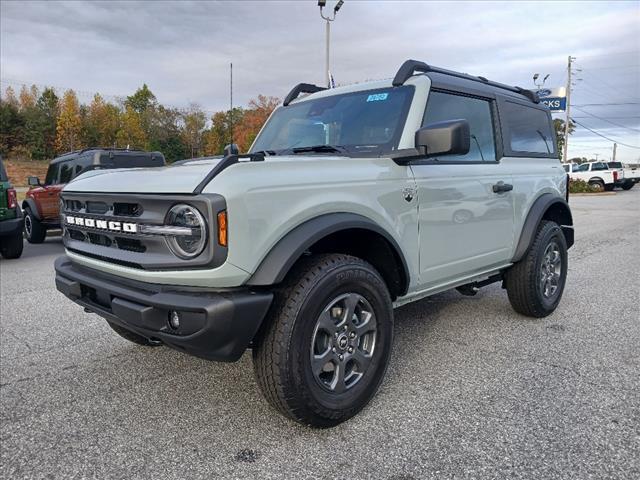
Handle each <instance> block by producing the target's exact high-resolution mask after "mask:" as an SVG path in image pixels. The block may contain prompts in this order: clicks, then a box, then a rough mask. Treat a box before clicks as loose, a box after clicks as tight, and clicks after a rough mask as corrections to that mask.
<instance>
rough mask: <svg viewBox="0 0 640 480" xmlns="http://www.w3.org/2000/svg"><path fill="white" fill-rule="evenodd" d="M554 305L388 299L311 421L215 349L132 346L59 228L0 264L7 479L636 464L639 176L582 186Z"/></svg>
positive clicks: (577, 469)
mask: <svg viewBox="0 0 640 480" xmlns="http://www.w3.org/2000/svg"><path fill="white" fill-rule="evenodd" d="M571 206H572V209H573V214H574V218H575V224H576V245H575V246H574V248H572V249H571V250H570V252H569V261H570V265H569V272H568V280H567V282H568V284H567V288H566V290H565V293H564V298H563V300H562V302H561V304H560V306H559V308H558V310H557V311H556V312H555V314H554V315H552V316H550V317H548V318H546V319H543V320H531V319H528V318H525V317H521V316H519V315H517V314H516V313H514V312H513V310H511V308H510V306H509V303H508V300H507V297H506V294H505V292H504V291H502V290H501V288H500V285H491V286H489V287H486V288H483V289H481V290H480V292H479V293H478V295H476V296H475V297H463V296H461V295H459V294H458V293H457V292H455V291H452V292H446V293H444V294H440V295H437V296H435V297H431V298H429V299H426V300H423V301H421V302H418V303H414V304H410V305H407V306H405V307H402V308H400V309H398V310H396V325H395V340H394V353H393V358H392V362H391V365H390V367H389V370H388V372H387V377H386V379H385V381H384V383H383V386H382V388H381V389H380V391H379V393H378V395H377V396H376V397H375V398H374V399H373V401H372V402H371V404H370V405H369V406H368V407H367V408H366V409H365V410H364V411H363V412H362V413H360V414H359V415H358V416H357V417H355V418H354V419H352V420H350V421H348V422H346V423H345V424H343V425H341V426H338V427H337V428H334V429H330V430H322V431H317V430H316V431H314V430H311V429H308V428H305V427H302V426H300V425H297V424H295V423H293V422H291V421H289V420H287V419H285V418H283V417H281V416H279V415H278V414H277V413H275V412H274V411H273V410H271V408H270V407H269V406H268V405H267V404H266V402H265V401H263V399H262V398H261V396H260V393H259V391H258V388H257V386H256V383H255V381H254V379H253V370H252V366H251V359H250V355H248V354H247V355H245V356H244V357H243V358H242V359H241V360H240V361H239V362H238V363H235V364H220V363H211V362H207V361H205V360H200V359H197V358H193V357H189V356H186V355H184V354H181V353H179V352H176V351H173V350H170V349H168V348H165V347H162V348H155V349H149V348H144V347H139V346H137V345H134V344H132V343H128V342H127V341H125V340H123V339H122V338H120V337H118V336H117V335H116V334H115V333H113V332H112V331H111V330H110V329H109V327H108V326H107V324H106V322H105V321H104V320H102V319H100V318H99V317H97V316H95V315H88V314H85V313H83V311H82V309H81V308H80V307H78V306H76V305H74V304H73V303H71V302H70V301H69V300H67V299H66V298H65V297H63V296H62V295H61V294H59V293H58V292H57V291H56V290H55V286H54V281H53V278H54V273H53V260H54V259H55V258H56V257H57V256H58V255H60V254H62V252H63V249H62V245H61V243H60V239H59V237H51V238H48V239H47V241H46V243H45V244H43V245H36V246H34V245H28V244H27V245H25V252H24V256H23V258H22V259H20V260H17V261H15V260H14V261H7V260H2V261H0V262H1V265H0V314H1V321H0V406H1V409H0V421H1V435H0V445H1V450H0V477H1V478H7V479H9V478H10V479H18V478H65V479H68V478H110V479H118V478H122V479H132V478H153V479H169V478H261V479H270V478H319V479H333V478H348V479H352V478H353V479H360V478H366V479H389V480H391V479H395V480H400V479H404V480H409V479H423V478H424V479H426V478H460V479H462V478H504V477H510V478H527V479H529V478H544V479H553V478H558V479H567V478H580V479H591V478H593V479H630V478H640V314H639V305H638V300H639V298H640V249H639V247H640V215H639V211H640V186H637V187H636V188H634V189H632V190H630V191H628V192H618V193H617V194H616V195H614V196H597V197H574V198H572V199H571Z"/></svg>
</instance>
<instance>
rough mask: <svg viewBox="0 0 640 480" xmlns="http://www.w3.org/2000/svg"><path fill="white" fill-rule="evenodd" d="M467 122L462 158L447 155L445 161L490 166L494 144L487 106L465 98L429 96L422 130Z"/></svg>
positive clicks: (446, 94) (434, 94)
mask: <svg viewBox="0 0 640 480" xmlns="http://www.w3.org/2000/svg"><path fill="white" fill-rule="evenodd" d="M460 119H462V120H466V121H467V122H469V130H470V133H471V145H470V147H469V153H467V154H466V155H447V157H446V159H445V160H447V161H449V160H453V161H464V162H476V161H485V162H494V161H495V160H496V146H495V140H494V129H493V118H492V115H491V103H490V101H489V100H483V99H480V98H475V97H465V96H462V95H455V94H450V93H443V92H437V91H431V92H429V98H428V100H427V109H426V111H425V115H424V119H423V121H422V126H423V127H424V126H426V125H429V124H431V123H437V122H444V121H447V120H460Z"/></svg>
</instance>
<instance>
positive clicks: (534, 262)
mask: <svg viewBox="0 0 640 480" xmlns="http://www.w3.org/2000/svg"><path fill="white" fill-rule="evenodd" d="M566 278H567V242H566V240H565V238H564V234H563V233H562V229H561V228H560V227H559V226H558V224H557V223H555V222H550V221H547V220H543V221H542V222H541V223H540V226H539V227H538V231H537V233H536V237H535V239H534V241H533V244H532V245H531V247H530V248H529V250H528V251H527V253H526V254H525V256H524V257H523V258H522V259H521V260H520V261H519V262H517V263H516V264H515V265H513V266H512V267H511V268H510V269H509V270H508V271H507V273H506V278H505V284H506V287H507V294H508V295H509V301H510V302H511V306H512V307H513V309H514V310H515V311H516V312H518V313H521V314H523V315H526V316H528V317H535V318H542V317H546V316H547V315H550V314H551V313H553V311H554V310H555V309H556V307H557V306H558V303H560V299H561V298H562V292H563V291H564V285H565V281H566Z"/></svg>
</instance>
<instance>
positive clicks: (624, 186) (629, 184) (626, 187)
mask: <svg viewBox="0 0 640 480" xmlns="http://www.w3.org/2000/svg"><path fill="white" fill-rule="evenodd" d="M634 185H635V183H633V182H625V183H623V184H622V189H623V190H631V189H632V188H633V186H634Z"/></svg>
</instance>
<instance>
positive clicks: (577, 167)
mask: <svg viewBox="0 0 640 480" xmlns="http://www.w3.org/2000/svg"><path fill="white" fill-rule="evenodd" d="M564 169H565V171H566V172H567V173H568V174H569V177H570V178H571V179H572V180H584V181H585V182H587V183H589V185H591V186H593V187H595V188H597V189H598V190H600V191H603V190H606V191H608V192H610V191H612V190H613V189H614V188H615V187H616V186H617V185H618V182H619V181H620V180H621V179H622V175H621V174H620V173H619V172H618V170H610V169H609V166H608V165H607V163H606V162H587V163H582V164H577V163H567V164H565V165H564Z"/></svg>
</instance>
